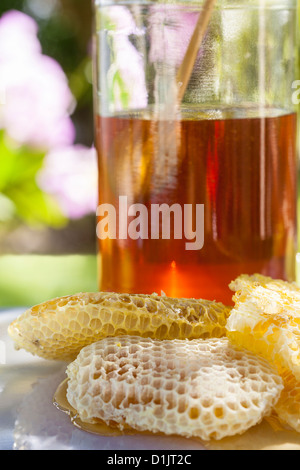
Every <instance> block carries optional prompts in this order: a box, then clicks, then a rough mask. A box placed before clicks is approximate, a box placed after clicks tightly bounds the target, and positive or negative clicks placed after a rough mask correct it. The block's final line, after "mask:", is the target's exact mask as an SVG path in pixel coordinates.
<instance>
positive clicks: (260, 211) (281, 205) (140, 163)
mask: <svg viewBox="0 0 300 470" xmlns="http://www.w3.org/2000/svg"><path fill="white" fill-rule="evenodd" d="M252 116H254V117H252ZM96 127H97V149H98V155H99V204H111V205H113V206H114V207H115V208H116V213H117V215H119V214H118V210H119V205H118V200H119V197H120V196H127V198H128V201H129V202H130V204H142V205H144V206H145V207H147V208H148V209H149V213H150V209H151V205H153V204H168V205H169V206H171V205H173V204H180V205H181V206H182V207H184V205H185V204H189V205H192V206H193V207H196V205H197V204H203V205H204V227H203V230H204V245H203V247H202V248H201V249H200V250H190V251H188V250H186V240H185V239H184V238H182V239H175V238H174V237H173V235H174V234H173V232H172V231H171V234H170V239H162V238H161V237H160V239H151V237H149V238H148V239H137V240H132V239H130V238H127V239H119V238H118V237H117V238H116V239H109V238H107V239H106V240H101V241H99V248H100V257H99V259H100V270H101V281H100V286H99V288H100V290H102V291H115V292H128V293H147V294H151V293H153V292H157V293H161V291H164V292H165V293H166V294H167V295H169V296H174V297H196V298H206V299H210V300H218V301H222V302H226V303H231V296H232V294H231V292H230V291H229V289H228V287H227V286H228V284H229V282H230V281H231V280H233V279H234V278H236V277H237V276H238V275H240V274H241V273H245V274H246V273H247V274H252V273H256V272H258V273H261V274H265V275H269V276H272V277H273V278H281V279H285V280H290V281H291V280H293V279H294V263H295V248H296V246H295V244H296V179H297V160H296V115H295V114H293V113H292V114H284V113H283V112H280V111H278V110H268V112H265V114H264V116H263V117H255V112H253V111H252V112H251V113H249V112H248V113H246V115H245V112H243V113H241V112H238V111H231V112H226V113H220V117H219V116H218V114H215V115H213V116H210V115H207V116H206V115H203V113H196V112H190V113H183V115H182V116H181V119H178V120H173V121H172V120H171V121H168V120H165V121H159V120H155V119H153V118H151V116H150V117H149V116H146V117H144V116H142V115H139V114H137V115H134V114H133V115H131V116H117V117H100V116H98V117H97V121H96ZM128 220H129V221H130V217H129V219H128ZM149 224H151V220H150V219H149ZM194 228H195V226H194Z"/></svg>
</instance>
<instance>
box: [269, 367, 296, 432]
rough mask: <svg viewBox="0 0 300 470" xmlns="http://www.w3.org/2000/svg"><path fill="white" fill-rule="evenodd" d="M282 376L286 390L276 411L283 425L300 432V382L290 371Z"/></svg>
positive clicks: (282, 393)
mask: <svg viewBox="0 0 300 470" xmlns="http://www.w3.org/2000/svg"><path fill="white" fill-rule="evenodd" d="M280 375H281V377H282V379H283V385H284V389H283V391H282V392H281V395H280V399H279V400H278V402H277V404H276V406H275V407H274V408H275V411H276V413H277V416H278V418H279V420H280V421H281V422H282V423H283V424H287V425H288V426H290V427H291V428H292V429H294V430H295V431H297V432H300V382H298V381H297V380H296V378H295V376H294V375H293V374H292V373H291V372H290V371H287V370H285V371H284V372H282V373H281V374H280Z"/></svg>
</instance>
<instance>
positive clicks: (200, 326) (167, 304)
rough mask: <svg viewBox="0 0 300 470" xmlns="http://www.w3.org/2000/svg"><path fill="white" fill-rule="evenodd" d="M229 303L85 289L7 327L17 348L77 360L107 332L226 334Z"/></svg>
mask: <svg viewBox="0 0 300 470" xmlns="http://www.w3.org/2000/svg"><path fill="white" fill-rule="evenodd" d="M229 312H230V308H228V307H226V306H225V305H223V304H221V303H217V302H214V301H208V300H201V299H200V300H195V299H172V298H170V297H166V296H158V295H156V294H153V295H134V294H132V295H128V294H114V293H81V294H77V295H73V296H68V297H63V298H59V299H54V300H51V301H49V302H45V303H43V304H41V305H37V306H35V307H33V308H31V309H29V310H28V311H26V312H25V313H23V314H22V315H21V316H20V317H19V318H17V319H16V320H15V321H14V322H13V323H12V324H11V325H10V326H9V329H8V332H9V335H10V336H11V337H12V339H13V340H14V342H15V345H16V347H17V348H19V349H20V348H23V349H25V350H26V351H28V352H30V353H32V354H34V355H38V356H40V357H43V358H45V359H58V360H67V361H69V360H73V359H75V357H76V356H77V354H78V353H79V351H80V350H81V349H82V348H83V347H84V346H86V345H88V344H91V343H93V342H95V341H98V340H100V339H102V338H105V337H107V336H120V335H126V334H129V335H138V336H143V337H150V338H156V339H176V338H178V339H185V338H188V339H193V338H208V337H222V336H225V335H226V330H225V325H226V321H227V318H228V315H229Z"/></svg>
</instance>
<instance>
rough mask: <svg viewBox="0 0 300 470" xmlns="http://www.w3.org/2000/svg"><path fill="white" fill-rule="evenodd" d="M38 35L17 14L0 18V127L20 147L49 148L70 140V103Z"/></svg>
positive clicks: (61, 75) (72, 131)
mask: <svg viewBox="0 0 300 470" xmlns="http://www.w3.org/2000/svg"><path fill="white" fill-rule="evenodd" d="M37 32H38V27H37V24H36V22H35V21H34V20H33V19H32V18H30V17H29V16H27V15H25V14H24V13H21V12H19V11H14V10H12V11H9V12H8V13H5V14H4V15H3V16H2V17H1V18H0V80H1V85H2V88H4V89H5V103H4V105H2V106H0V128H4V129H5V130H6V132H7V134H8V135H9V136H10V137H11V138H12V139H13V140H15V141H16V142H18V143H20V144H27V145H30V146H34V147H39V148H42V149H51V148H53V147H55V146H62V145H70V144H72V143H73V142H74V139H75V129H74V126H73V123H72V120H71V118H70V114H71V112H72V111H73V109H74V106H75V102H74V98H73V96H72V94H71V91H70V89H69V86H68V81H67V78H66V76H65V73H64V72H63V70H62V68H61V66H60V65H59V64H58V63H57V62H56V61H55V60H54V59H52V58H50V57H48V56H45V55H43V54H42V53H41V45H40V42H39V40H38V37H37Z"/></svg>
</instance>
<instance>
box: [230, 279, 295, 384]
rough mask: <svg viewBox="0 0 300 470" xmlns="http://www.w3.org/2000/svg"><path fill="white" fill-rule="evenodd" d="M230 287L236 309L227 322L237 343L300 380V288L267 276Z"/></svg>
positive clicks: (241, 281)
mask: <svg viewBox="0 0 300 470" xmlns="http://www.w3.org/2000/svg"><path fill="white" fill-rule="evenodd" d="M257 276H258V275H255V276H254V277H250V276H249V277H247V276H243V277H240V278H238V279H237V280H236V281H233V283H231V284H230V288H231V289H233V290H236V289H239V290H237V291H236V292H235V295H234V297H233V300H234V302H235V306H234V308H233V309H232V311H231V314H230V316H229V319H228V321H227V326H226V327H227V330H228V333H227V336H228V338H229V339H230V340H231V342H232V343H233V344H236V345H239V346H241V347H244V348H246V349H248V350H249V351H252V352H254V353H257V354H261V355H262V356H264V357H265V358H266V359H268V360H269V361H271V362H273V363H275V364H276V365H277V366H278V367H282V368H284V369H287V370H290V371H291V372H293V374H294V375H295V377H296V379H297V380H299V381H300V329H299V325H300V289H299V288H298V287H297V286H296V285H295V284H289V283H287V282H284V281H280V280H272V279H270V278H265V277H263V276H260V277H257Z"/></svg>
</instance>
